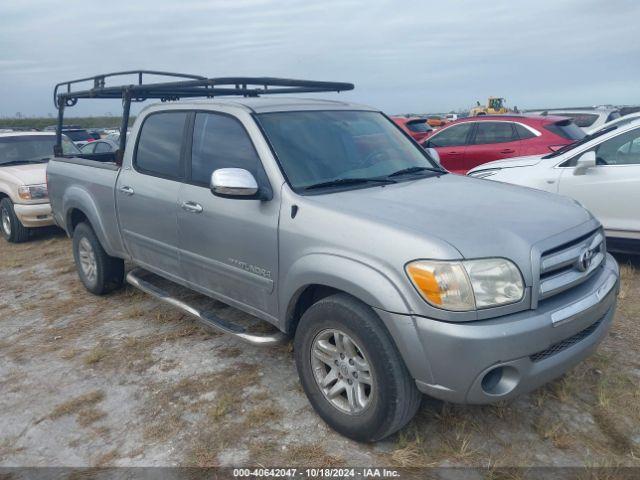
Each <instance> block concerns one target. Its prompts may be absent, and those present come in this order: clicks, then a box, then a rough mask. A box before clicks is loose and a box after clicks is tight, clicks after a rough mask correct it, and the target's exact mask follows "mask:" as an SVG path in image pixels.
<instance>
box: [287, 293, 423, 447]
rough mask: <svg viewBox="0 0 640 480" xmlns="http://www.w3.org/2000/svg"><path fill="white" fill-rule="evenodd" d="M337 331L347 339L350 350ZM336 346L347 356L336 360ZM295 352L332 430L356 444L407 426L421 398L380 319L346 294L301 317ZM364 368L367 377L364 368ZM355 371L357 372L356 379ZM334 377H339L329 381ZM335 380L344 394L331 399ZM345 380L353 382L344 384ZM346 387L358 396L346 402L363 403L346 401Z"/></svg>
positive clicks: (305, 380)
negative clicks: (358, 393)
mask: <svg viewBox="0 0 640 480" xmlns="http://www.w3.org/2000/svg"><path fill="white" fill-rule="evenodd" d="M336 331H337V332H341V333H342V334H343V335H346V337H347V338H348V340H350V341H351V348H349V347H348V343H349V342H346V343H345V337H344V336H343V335H339V334H337V333H336ZM332 332H333V333H332ZM332 335H333V343H332V341H331V336H332ZM340 339H342V340H340ZM339 342H340V343H342V344H343V347H345V346H346V347H345V348H342V351H343V352H347V353H345V354H344V355H345V356H344V358H340V353H339V352H340V350H341V349H340V348H338V343H339ZM353 347H355V348H353ZM318 349H320V350H321V352H320V353H319V352H318ZM294 350H295V359H296V366H297V369H298V375H299V376H300V381H301V382H302V387H303V388H304V391H305V393H306V395H307V398H308V399H309V402H311V405H312V406H313V408H314V409H315V410H316V412H318V414H319V415H320V417H322V419H323V420H324V421H325V422H326V423H327V424H328V425H329V426H330V427H331V428H333V429H334V430H336V431H337V432H339V433H341V434H342V435H344V436H346V437H349V438H351V439H353V440H357V441H361V442H375V441H377V440H380V439H382V438H385V437H387V436H389V435H391V434H392V433H394V432H396V431H398V430H399V429H400V428H402V427H403V426H404V425H406V424H407V423H408V422H409V420H411V419H412V418H413V416H414V415H415V414H416V412H417V411H418V408H419V407H420V401H421V398H422V396H421V394H420V392H419V391H418V389H417V387H416V385H415V382H414V380H413V379H412V378H411V375H410V374H409V372H408V370H407V368H406V366H405V364H404V362H403V361H402V358H401V357H400V353H399V352H398V349H397V348H396V346H395V344H394V343H393V340H392V339H391V337H390V336H389V333H388V332H387V330H386V328H385V326H384V325H383V323H382V321H381V320H380V318H379V317H378V316H377V315H376V314H375V312H374V311H373V310H372V309H371V308H370V307H369V306H367V305H365V304H363V303H362V302H360V301H358V300H356V299H355V298H353V297H351V296H349V295H347V294H343V293H339V294H335V295H331V296H329V297H326V298H324V299H322V300H320V301H318V302H317V303H315V304H314V305H312V306H311V307H310V308H309V309H308V310H307V311H306V312H305V313H304V315H303V316H302V318H301V319H300V323H299V325H298V328H297V330H296V336H295V340H294ZM329 351H331V352H332V353H331V354H329V353H327V352H329ZM336 351H337V352H338V356H337V357H336V355H335V353H336ZM348 352H351V353H348ZM354 352H355V355H354ZM318 354H320V356H322V358H323V359H324V360H320V359H319V357H318ZM351 359H354V363H351V361H350V360H351ZM327 360H329V362H327ZM336 360H337V361H338V364H337V365H336V364H335V362H336ZM363 360H364V362H363ZM330 363H332V364H333V365H331V366H329V364H330ZM367 364H368V367H369V369H368V371H369V375H367V374H366V371H367V370H366V368H363V365H367ZM353 365H355V366H353ZM358 365H359V366H358ZM334 367H335V368H334ZM354 373H355V374H359V376H358V377H357V379H356V377H354ZM325 375H326V376H325ZM336 375H340V377H339V378H338V379H336V380H335V382H334V381H333V379H334V378H335V376H336ZM323 377H324V378H323ZM323 379H324V380H325V381H327V382H328V385H327V387H326V388H322V387H321V385H320V383H321V382H322V380H323ZM367 380H369V385H368V386H367ZM340 381H342V387H345V391H344V392H342V393H340V394H339V395H337V396H334V397H333V398H332V399H330V398H329V396H328V395H327V394H328V393H329V392H327V391H330V390H331V389H333V388H335V389H336V390H341V389H342V387H338V384H339V382H340ZM349 381H351V382H352V383H351V384H346V383H345V382H349ZM356 381H357V382H358V383H357V384H356ZM348 385H351V386H348ZM350 388H352V389H354V390H352V392H354V391H360V392H361V395H360V396H357V395H355V394H354V393H352V394H351V398H356V399H359V400H363V399H364V400H365V401H358V400H354V401H352V402H350V401H349V398H350V397H349V396H348V394H347V389H350ZM347 409H349V410H351V411H347Z"/></svg>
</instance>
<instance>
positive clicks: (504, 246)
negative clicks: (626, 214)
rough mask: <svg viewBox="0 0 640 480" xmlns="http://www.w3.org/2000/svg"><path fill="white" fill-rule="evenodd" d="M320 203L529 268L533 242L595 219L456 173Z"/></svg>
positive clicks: (544, 197)
mask: <svg viewBox="0 0 640 480" xmlns="http://www.w3.org/2000/svg"><path fill="white" fill-rule="evenodd" d="M313 199H314V201H315V202H319V203H322V204H323V206H324V207H325V208H328V209H332V210H334V211H339V212H341V213H343V214H345V215H347V218H353V217H354V216H355V217H356V218H360V219H366V220H368V221H371V222H376V223H378V224H379V225H380V224H381V225H384V226H385V227H388V226H393V227H395V228H396V229H400V230H404V231H405V232H407V231H408V232H410V233H412V234H417V235H419V236H422V237H426V238H431V239H438V240H441V241H444V242H446V243H448V244H449V245H451V246H452V247H454V248H455V249H457V251H459V252H460V254H461V255H462V256H463V257H465V258H481V257H490V256H498V257H506V258H510V259H512V260H514V261H516V262H517V263H518V262H521V263H520V265H528V264H529V263H530V259H531V247H532V245H533V244H535V243H537V242H539V241H541V240H544V239H547V238H549V237H551V236H553V235H556V234H558V233H561V232H564V231H566V230H569V229H571V228H574V227H577V226H578V225H581V224H583V223H585V222H587V221H589V220H591V219H592V218H593V217H592V216H591V214H590V213H589V212H587V211H586V210H585V209H584V208H582V207H580V206H579V205H578V204H577V203H576V202H574V201H573V200H571V199H569V198H567V197H562V196H560V195H555V194H551V193H547V192H542V191H539V190H533V189H530V188H526V187H520V186H516V185H509V184H505V183H500V182H492V181H489V180H480V179H475V178H470V177H465V176H460V175H453V174H447V175H443V176H441V177H431V178H423V179H418V180H415V181H408V182H402V183H398V184H392V185H386V186H376V187H371V188H364V189H357V190H351V191H345V192H337V193H333V194H326V195H318V196H314V197H313ZM380 231H381V232H382V231H384V232H386V233H385V234H386V235H389V234H390V233H389V230H388V229H384V230H383V229H380ZM400 238H401V237H400V236H399V237H398V240H400ZM403 238H407V237H403ZM398 248H403V246H402V245H401V244H399V246H398ZM429 254H430V252H424V253H423V257H422V258H428V255H429ZM432 258H433V257H432Z"/></svg>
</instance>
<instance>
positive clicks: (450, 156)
mask: <svg viewBox="0 0 640 480" xmlns="http://www.w3.org/2000/svg"><path fill="white" fill-rule="evenodd" d="M474 124H475V123H474V122H464V123H458V124H456V125H451V126H450V127H446V128H443V129H442V130H440V131H439V132H436V133H434V134H433V135H432V136H431V137H430V138H429V140H428V141H427V142H426V144H425V147H427V148H435V149H436V150H437V151H438V155H440V163H441V164H442V166H443V167H444V168H446V169H447V170H449V171H450V172H453V173H466V172H467V170H469V169H468V168H465V166H464V163H463V159H464V154H465V151H466V149H467V141H468V139H469V137H470V135H471V131H472V129H473V125H474Z"/></svg>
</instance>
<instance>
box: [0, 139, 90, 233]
mask: <svg viewBox="0 0 640 480" xmlns="http://www.w3.org/2000/svg"><path fill="white" fill-rule="evenodd" d="M55 143H56V137H55V133H52V132H9V133H0V231H1V232H2V236H3V237H4V238H5V239H6V240H7V241H8V242H24V241H25V240H27V239H28V238H29V229H31V228H34V227H44V226H47V225H53V216H52V214H51V206H50V205H49V194H48V191H47V185H46V170H47V162H48V161H49V158H50V157H52V156H53V146H54V145H55ZM62 148H63V152H65V153H72V154H79V153H80V151H79V150H78V149H77V148H76V146H75V145H74V144H73V143H72V142H71V141H70V140H69V139H68V138H67V137H65V136H63V142H62Z"/></svg>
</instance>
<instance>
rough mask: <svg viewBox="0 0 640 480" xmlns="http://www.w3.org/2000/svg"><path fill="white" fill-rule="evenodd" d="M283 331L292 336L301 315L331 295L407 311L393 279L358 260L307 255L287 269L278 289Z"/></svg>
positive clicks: (326, 255)
mask: <svg viewBox="0 0 640 480" xmlns="http://www.w3.org/2000/svg"><path fill="white" fill-rule="evenodd" d="M280 292H281V296H280V311H281V312H283V314H284V315H283V317H284V318H282V319H281V321H282V322H283V330H284V331H286V332H287V333H294V332H295V329H296V327H297V323H298V321H299V320H300V317H302V315H303V314H304V312H305V311H306V310H307V309H308V308H309V307H310V306H311V305H313V304H314V303H315V302H317V301H318V300H321V299H322V298H324V297H326V296H328V295H331V294H333V293H340V292H342V293H346V294H348V295H350V296H352V297H354V298H355V299H357V300H359V301H361V302H363V303H364V304H366V305H368V306H370V307H373V308H378V309H383V310H388V311H393V312H407V313H408V312H409V311H410V308H409V306H408V304H407V302H406V300H405V298H404V297H403V295H402V294H401V292H400V291H399V289H398V288H397V287H396V285H394V284H393V282H392V280H391V279H390V278H388V277H387V276H386V275H384V274H383V273H382V272H380V271H379V270H376V269H375V268H373V267H371V266H370V265H366V264H364V263H362V262H359V261H357V260H353V259H350V258H346V257H340V256H337V255H331V254H311V255H306V256H304V257H302V258H301V259H299V260H298V261H296V262H295V263H294V264H293V265H292V267H291V268H290V269H289V271H288V273H287V275H286V276H285V277H284V279H283V282H282V288H281V289H280Z"/></svg>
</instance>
